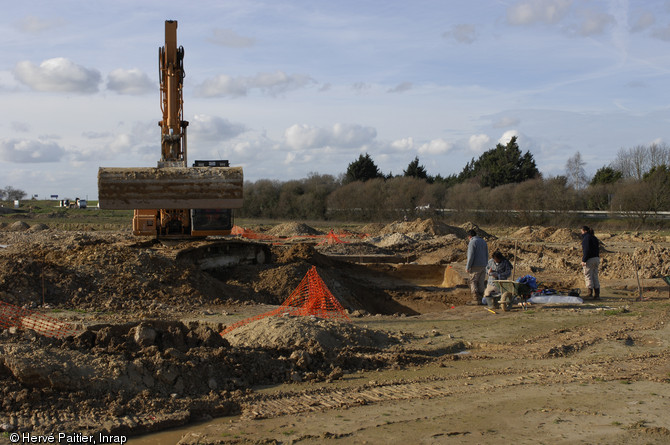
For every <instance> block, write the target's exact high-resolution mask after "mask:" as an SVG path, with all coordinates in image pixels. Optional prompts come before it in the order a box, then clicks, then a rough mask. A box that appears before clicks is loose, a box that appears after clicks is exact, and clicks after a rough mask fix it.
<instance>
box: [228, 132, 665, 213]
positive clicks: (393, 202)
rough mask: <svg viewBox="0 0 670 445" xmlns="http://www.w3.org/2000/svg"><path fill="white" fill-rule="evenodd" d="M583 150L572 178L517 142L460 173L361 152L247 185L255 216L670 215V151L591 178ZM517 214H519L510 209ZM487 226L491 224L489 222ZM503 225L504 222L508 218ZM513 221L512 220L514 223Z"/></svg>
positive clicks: (631, 159) (661, 148)
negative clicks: (326, 170) (380, 160)
mask: <svg viewBox="0 0 670 445" xmlns="http://www.w3.org/2000/svg"><path fill="white" fill-rule="evenodd" d="M584 165H585V162H584V161H583V160H582V158H581V155H580V153H579V152H577V153H576V154H575V155H574V156H572V157H571V158H570V159H568V161H567V163H566V166H565V175H558V176H553V177H545V176H543V175H542V174H541V173H540V172H539V171H538V169H537V166H536V164H535V160H534V159H533V156H532V154H531V153H530V152H528V151H527V152H525V153H522V151H521V150H520V149H519V146H518V143H517V139H516V138H512V139H511V140H510V141H509V142H508V143H507V144H504V145H503V144H497V145H496V147H494V148H492V149H491V150H488V151H486V152H485V153H483V154H482V155H481V156H480V157H479V158H477V159H475V158H473V159H472V160H471V161H470V162H469V163H467V164H466V165H465V167H464V168H463V170H462V171H461V172H460V173H458V174H455V175H450V176H446V177H443V176H441V175H435V176H431V175H429V174H428V172H427V171H426V169H425V167H424V166H422V165H421V163H420V161H419V158H418V157H415V158H414V159H413V160H412V161H411V162H410V163H409V164H408V166H407V168H406V169H404V170H403V173H402V174H400V175H395V176H394V175H391V174H386V175H385V174H383V173H382V172H381V171H380V169H379V167H378V166H377V165H376V164H375V162H374V160H373V159H372V157H371V156H370V155H369V154H361V155H360V156H359V157H358V159H356V160H354V161H353V162H351V163H350V164H349V165H348V168H347V170H346V172H345V173H343V174H341V175H339V176H338V177H335V176H332V175H321V174H318V173H311V174H310V175H308V177H307V178H304V179H299V180H290V181H274V180H267V179H262V180H258V181H255V182H246V183H245V187H244V200H245V202H244V207H243V208H242V209H240V210H239V211H236V215H238V216H241V217H248V218H281V219H305V220H335V219H343V220H344V219H346V220H355V221H372V220H386V219H397V218H399V217H400V218H401V217H403V216H408V217H415V216H417V215H433V214H439V213H441V210H442V209H451V210H452V211H453V212H451V214H452V219H453V217H454V216H453V215H456V217H459V216H460V217H461V218H472V217H473V216H475V215H472V212H476V213H477V215H476V216H477V219H478V220H479V221H483V220H486V219H489V220H491V222H495V220H498V221H500V220H507V219H514V220H515V221H516V222H519V220H522V221H521V222H528V223H532V222H537V223H542V222H546V221H543V219H544V220H547V219H551V218H556V215H555V212H559V213H560V212H564V213H565V214H566V215H567V214H569V211H575V210H576V211H582V210H586V211H592V210H604V211H616V212H626V213H629V214H631V215H633V216H636V217H637V220H638V222H639V221H642V222H645V220H646V218H647V217H648V215H649V212H651V213H653V212H660V211H670V148H669V147H668V146H666V145H661V144H652V145H649V146H637V147H633V148H629V149H623V148H622V149H621V150H619V152H618V153H617V157H616V159H615V160H614V161H613V162H612V163H611V164H609V165H605V166H603V167H601V168H600V169H598V171H597V172H596V174H595V175H594V176H593V177H591V178H589V177H587V175H586V173H585V172H584ZM509 210H515V212H509ZM483 222H484V221H483ZM501 222H502V221H501ZM510 222H511V221H510Z"/></svg>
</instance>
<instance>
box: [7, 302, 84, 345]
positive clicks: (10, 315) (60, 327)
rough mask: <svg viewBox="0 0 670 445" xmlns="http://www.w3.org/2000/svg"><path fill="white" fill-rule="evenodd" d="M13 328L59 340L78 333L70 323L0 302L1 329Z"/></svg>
mask: <svg viewBox="0 0 670 445" xmlns="http://www.w3.org/2000/svg"><path fill="white" fill-rule="evenodd" d="M11 327H16V328H19V329H32V330H33V331H35V332H37V333H39V334H42V335H44V336H47V337H57V338H63V337H68V336H70V335H75V334H76V333H77V331H76V330H75V329H74V328H72V326H70V325H69V324H68V323H63V322H61V321H59V320H57V319H55V318H51V317H48V316H46V315H42V314H40V313H38V312H35V311H31V310H30V309H23V308H20V307H18V306H14V305H13V304H9V303H5V302H4V301H0V328H4V329H9V328H11Z"/></svg>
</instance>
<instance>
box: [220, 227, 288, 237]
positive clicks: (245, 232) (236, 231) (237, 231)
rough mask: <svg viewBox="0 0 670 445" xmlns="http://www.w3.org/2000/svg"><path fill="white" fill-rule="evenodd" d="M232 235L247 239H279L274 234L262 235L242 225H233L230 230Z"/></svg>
mask: <svg viewBox="0 0 670 445" xmlns="http://www.w3.org/2000/svg"><path fill="white" fill-rule="evenodd" d="M230 234H231V235H239V236H241V237H243V238H247V239H257V240H274V239H277V238H276V237H274V236H269V235H261V234H259V233H256V232H254V231H253V230H251V229H245V228H243V227H240V226H233V228H232V229H231V230H230Z"/></svg>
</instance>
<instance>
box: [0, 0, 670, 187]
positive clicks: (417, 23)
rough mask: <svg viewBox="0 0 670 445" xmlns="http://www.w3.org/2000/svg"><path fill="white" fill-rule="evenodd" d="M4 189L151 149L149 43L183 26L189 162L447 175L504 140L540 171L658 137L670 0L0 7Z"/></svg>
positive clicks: (128, 161) (665, 114) (279, 171)
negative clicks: (361, 163)
mask: <svg viewBox="0 0 670 445" xmlns="http://www.w3.org/2000/svg"><path fill="white" fill-rule="evenodd" d="M4 3H5V5H4V8H3V14H2V16H1V17H0V48H1V50H0V54H2V55H3V57H2V58H1V60H0V95H1V97H2V102H1V103H2V107H1V108H0V187H4V186H7V185H11V186H13V187H18V188H20V189H23V190H25V191H26V192H27V193H29V194H31V195H33V194H37V195H38V196H39V197H40V198H41V197H48V196H49V195H51V194H58V195H59V196H60V197H61V198H64V197H70V198H73V197H75V196H78V197H86V196H87V197H88V198H89V199H95V198H96V197H97V180H96V176H97V169H98V167H100V166H104V167H141V166H151V167H153V166H155V165H156V161H158V159H159V157H160V147H159V127H158V125H157V122H158V121H159V120H160V118H161V112H160V106H159V94H158V55H157V54H158V47H159V46H162V45H163V44H164V21H165V20H167V19H171V20H177V21H178V22H179V26H178V30H177V36H178V42H179V44H180V45H182V46H184V49H185V60H184V65H185V70H186V78H185V80H184V82H185V86H184V88H185V97H184V103H185V104H184V112H185V118H186V120H188V121H189V122H190V126H189V128H188V131H189V132H188V142H189V147H188V149H189V153H188V156H189V160H190V161H193V160H195V159H229V160H230V162H231V164H232V165H240V166H243V167H244V174H245V179H247V180H251V181H254V180H257V179H261V178H270V179H278V180H288V179H299V178H304V177H307V176H308V175H309V174H310V173H314V172H315V173H321V174H333V175H338V174H340V173H343V172H344V171H346V168H347V165H348V164H349V163H350V162H352V161H354V160H355V159H357V158H358V156H359V154H361V153H369V154H370V155H371V156H372V158H373V160H374V161H375V162H376V163H377V165H379V167H380V168H381V170H382V171H383V172H384V173H388V172H393V173H394V174H399V173H402V170H403V169H405V168H406V167H407V165H408V164H409V163H410V162H411V161H412V160H413V159H414V157H415V156H418V157H419V160H420V162H421V164H423V165H424V166H425V167H426V169H427V170H428V173H429V174H432V175H436V174H438V173H439V174H441V175H443V176H446V175H449V174H453V173H458V172H460V171H461V170H462V169H463V167H464V165H465V164H466V163H467V162H468V161H469V160H470V159H472V158H473V157H474V158H476V157H478V156H479V155H480V154H481V153H483V152H484V151H486V150H488V149H491V148H493V147H495V145H496V144H497V143H498V142H503V143H506V142H507V141H508V140H509V138H510V137H511V136H512V135H517V136H518V138H519V145H520V147H521V149H522V150H523V151H524V152H525V151H530V152H531V153H532V154H533V157H534V158H535V160H536V163H537V165H538V168H539V169H540V171H541V172H542V173H543V174H544V175H545V176H553V175H560V174H564V172H565V164H566V161H567V159H568V158H570V157H571V156H573V155H575V153H577V152H579V153H580V154H581V156H582V159H583V160H584V161H585V162H586V165H585V169H586V172H587V174H593V173H595V171H596V170H597V169H598V168H600V167H602V166H604V165H607V164H608V163H609V162H610V161H612V160H613V159H614V157H615V156H616V152H617V151H618V150H619V149H620V148H630V147H634V146H636V145H648V144H651V143H653V142H664V143H670V1H666V0H644V1H642V0H639V1H632V0H612V1H605V0H498V1H495V0H473V1H462V0H414V1H411V2H409V1H399V0H384V1H376V0H370V1H360V0H356V1H350V0H338V1H320V0H311V1H308V0H304V1H298V0H281V1H276V0H272V1H271V0H228V1H219V0H202V1H201V0H194V1H192V2H184V1H179V2H177V1H172V0H163V1H153V0H142V1H136V0H133V1H129V0H115V1H83V0H78V1H69V0H59V1H53V0H43V1H33V0H24V1H22V2H15V1H12V2H8V1H7V2H4Z"/></svg>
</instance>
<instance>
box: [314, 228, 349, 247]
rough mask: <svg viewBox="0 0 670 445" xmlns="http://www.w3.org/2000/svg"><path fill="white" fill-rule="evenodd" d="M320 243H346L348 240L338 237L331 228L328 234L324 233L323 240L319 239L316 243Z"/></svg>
mask: <svg viewBox="0 0 670 445" xmlns="http://www.w3.org/2000/svg"><path fill="white" fill-rule="evenodd" d="M340 236H342V235H340ZM321 244H348V241H342V240H341V239H340V237H338V236H337V235H335V234H334V233H333V231H332V230H331V231H330V232H329V233H328V235H326V238H325V239H324V240H323V241H321V242H320V243H319V244H318V245H319V246H320V245H321Z"/></svg>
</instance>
